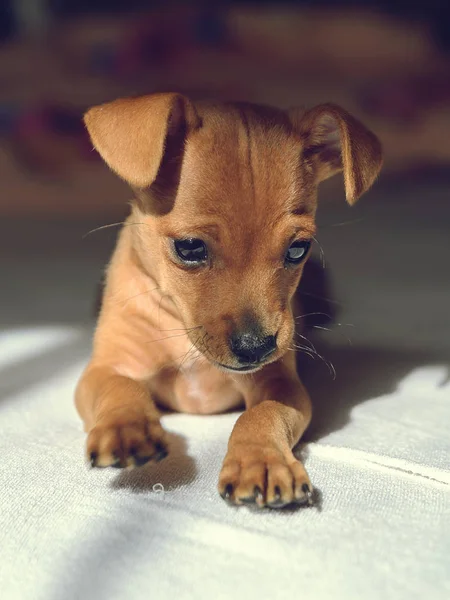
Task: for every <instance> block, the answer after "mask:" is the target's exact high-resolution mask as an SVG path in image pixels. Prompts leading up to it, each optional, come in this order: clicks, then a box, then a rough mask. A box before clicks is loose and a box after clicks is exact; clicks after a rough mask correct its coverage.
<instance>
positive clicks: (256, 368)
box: [215, 362, 266, 373]
mask: <svg viewBox="0 0 450 600" xmlns="http://www.w3.org/2000/svg"><path fill="white" fill-rule="evenodd" d="M215 364H216V366H217V367H219V368H220V369H224V370H225V371H233V372H236V373H252V372H254V371H259V369H262V367H263V366H264V365H265V364H266V363H258V364H255V365H244V366H242V367H232V366H230V365H224V364H223V363H219V362H216V363H215Z"/></svg>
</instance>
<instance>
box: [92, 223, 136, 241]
mask: <svg viewBox="0 0 450 600" xmlns="http://www.w3.org/2000/svg"><path fill="white" fill-rule="evenodd" d="M120 225H123V226H124V227H128V225H146V223H125V221H120V222H119V223H109V225H100V227H96V228H95V229H91V230H90V231H88V232H87V233H85V234H84V235H83V236H82V238H81V239H82V240H84V239H85V238H87V236H88V235H91V233H95V232H96V231H101V230H102V229H109V228H110V227H119V226H120Z"/></svg>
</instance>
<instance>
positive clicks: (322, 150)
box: [288, 104, 383, 204]
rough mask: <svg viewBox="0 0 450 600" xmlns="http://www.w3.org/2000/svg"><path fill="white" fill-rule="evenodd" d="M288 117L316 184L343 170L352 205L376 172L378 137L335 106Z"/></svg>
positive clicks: (379, 161)
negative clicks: (298, 138) (301, 143)
mask: <svg viewBox="0 0 450 600" xmlns="http://www.w3.org/2000/svg"><path fill="white" fill-rule="evenodd" d="M288 114H289V117H290V120H291V123H292V125H293V127H294V129H295V130H296V132H297V133H298V134H299V135H300V137H301V139H302V141H303V160H305V161H306V162H308V163H310V164H311V166H312V168H313V170H314V173H315V176H316V181H317V183H319V182H320V181H323V180H324V179H328V177H331V176H332V175H334V174H335V173H337V172H339V171H343V175H344V183H345V196H346V199H347V202H348V203H349V204H354V203H355V202H356V201H357V200H358V198H359V197H360V196H361V195H362V194H364V192H366V191H367V190H368V189H369V188H370V186H371V185H372V184H373V182H374V181H375V179H376V177H377V175H378V173H379V172H380V169H381V165H382V163H383V157H382V150H381V144H380V141H379V140H378V138H377V137H376V136H375V135H374V134H373V133H372V132H371V131H369V130H368V129H367V128H366V127H365V126H364V125H363V124H362V123H360V122H359V121H358V120H357V119H355V118H354V117H352V116H351V115H350V114H349V113H348V112H347V111H345V110H344V109H343V108H341V107H340V106H337V105H335V104H321V105H319V106H316V107H315V108H313V109H311V110H308V111H306V112H304V111H302V110H300V109H291V110H290V111H288Z"/></svg>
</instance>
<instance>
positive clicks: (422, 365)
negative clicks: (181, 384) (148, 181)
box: [0, 203, 450, 600]
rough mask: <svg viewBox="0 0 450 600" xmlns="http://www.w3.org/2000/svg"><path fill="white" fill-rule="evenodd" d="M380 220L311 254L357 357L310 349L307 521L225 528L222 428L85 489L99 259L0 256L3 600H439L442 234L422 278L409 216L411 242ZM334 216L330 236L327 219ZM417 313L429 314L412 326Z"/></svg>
mask: <svg viewBox="0 0 450 600" xmlns="http://www.w3.org/2000/svg"><path fill="white" fill-rule="evenodd" d="M370 206H371V205H370ZM437 206H438V208H439V206H441V205H440V204H439V205H438V203H437ZM383 207H384V212H383ZM388 207H389V205H388V204H387V203H385V204H383V203H381V204H378V208H376V209H370V208H367V209H365V211H366V213H363V214H365V215H366V217H367V216H368V217H369V218H365V220H364V222H362V223H358V224H355V225H354V226H351V227H350V228H347V229H345V232H344V228H343V227H342V228H333V229H331V228H330V229H326V228H324V233H323V235H322V236H321V237H320V239H321V241H322V242H323V244H324V247H325V254H326V256H327V257H328V256H329V253H331V260H330V262H331V263H332V274H333V279H334V280H335V283H336V284H337V290H338V295H339V299H340V300H343V299H344V300H343V303H344V305H345V309H344V311H343V313H342V314H341V315H340V321H341V322H342V324H344V323H348V322H350V323H352V324H353V325H354V324H357V325H358V326H357V327H354V328H351V329H352V331H349V328H346V329H345V331H346V332H347V333H348V332H349V333H350V336H351V337H352V339H353V343H354V345H353V346H349V345H348V344H347V342H346V341H345V339H343V338H342V337H341V335H340V332H341V331H342V330H343V328H344V325H342V326H341V327H337V328H336V333H332V334H330V335H329V336H328V332H324V339H329V341H330V342H332V345H331V346H330V347H329V348H328V350H327V358H330V359H331V360H332V361H333V363H334V364H335V367H336V371H337V377H336V380H335V381H334V382H333V381H332V380H331V378H330V377H328V375H327V370H326V368H325V367H323V366H321V365H320V364H318V363H315V362H308V363H307V366H308V369H307V370H308V371H309V373H310V375H309V377H308V379H309V384H310V388H311V392H312V394H313V397H314V398H315V399H316V400H317V408H316V413H319V417H318V420H317V424H316V429H315V431H316V433H315V434H314V430H313V432H312V434H311V437H312V439H313V440H314V441H312V442H311V443H309V444H307V445H306V446H305V447H304V448H303V449H302V455H303V457H304V460H305V462H306V466H307V469H308V471H309V473H310V475H311V479H312V481H313V483H314V485H315V486H316V487H317V488H318V490H320V495H321V503H320V507H318V508H310V509H301V510H297V511H283V512H276V511H270V510H265V511H262V512H256V511H252V510H250V509H248V508H246V507H243V508H237V509H236V508H231V507H229V506H227V505H226V504H225V503H224V502H223V501H222V500H221V499H220V497H219V496H218V495H217V493H216V481H217V476H218V472H219V469H220V465H221V460H222V458H223V456H224V453H225V448H226V443H227V438H228V435H229V432H230V430H231V427H232V425H233V423H234V421H235V419H236V417H237V414H227V415H221V416H213V417H209V416H208V417H204V416H202V417H200V416H198V417H197V416H188V415H167V416H165V417H164V425H165V427H166V428H167V429H168V430H169V431H170V432H171V433H172V437H171V453H170V456H169V457H168V458H167V459H166V460H165V461H163V462H161V463H159V464H158V465H148V466H146V467H143V468H142V469H140V470H136V471H132V472H118V471H115V470H88V469H87V467H86V466H85V464H84V462H83V445H84V433H83V431H82V427H81V423H80V422H79V419H78V417H77V415H76V412H75V409H74V407H73V401H72V395H73V388H74V385H75V382H76V380H77V377H78V376H79V374H80V371H81V369H82V368H83V366H84V364H85V363H86V361H87V358H88V355H89V345H90V338H91V333H92V323H91V322H90V321H89V310H90V306H89V301H91V300H92V296H93V282H94V280H95V277H96V272H97V269H99V266H100V265H101V261H102V260H103V259H104V257H105V254H106V250H103V249H102V250H101V251H100V250H98V251H97V249H96V250H95V252H94V251H92V246H91V247H88V250H85V248H86V246H83V250H82V251H80V252H79V253H78V255H77V250H74V249H73V248H72V250H71V251H70V252H68V251H66V253H65V254H64V252H63V251H62V250H61V251H59V252H57V253H55V252H54V251H53V250H52V248H53V246H52V244H51V243H50V242H49V239H50V238H51V235H50V233H52V235H53V238H51V239H56V241H55V244H58V245H59V246H58V247H59V248H61V247H63V248H64V247H68V246H69V245H70V244H69V242H70V240H71V239H72V241H73V243H74V247H75V248H76V247H77V244H78V243H80V242H79V240H80V238H79V237H78V235H73V232H72V233H71V232H67V231H66V232H65V233H63V232H62V231H63V230H62V229H57V228H56V227H55V226H52V227H50V228H49V231H48V232H47V233H45V232H43V231H41V232H40V234H39V235H38V234H37V233H36V232H34V234H33V236H32V237H33V239H34V240H35V242H36V240H37V239H38V238H39V239H40V240H43V239H45V244H43V246H42V248H43V247H44V246H45V248H47V250H45V251H44V250H43V249H42V248H41V251H40V252H37V253H34V254H33V253H32V252H31V250H30V251H29V253H27V251H26V249H23V247H22V253H20V252H19V251H17V252H15V253H11V252H9V257H7V255H6V254H5V253H3V254H2V255H1V258H0V266H1V267H2V269H5V271H4V272H5V274H6V275H7V277H6V279H7V280H8V281H10V285H9V286H8V290H7V291H6V300H7V302H5V303H4V305H3V307H2V321H3V324H4V327H3V331H2V332H1V334H0V452H1V457H2V460H1V467H0V541H1V543H0V597H1V598H2V599H3V600H75V599H77V600H78V599H80V600H81V599H83V600H90V599H95V600H128V599H130V600H134V599H136V600H141V599H146V600H147V599H148V598H157V599H160V598H162V599H164V598H177V599H180V600H184V599H191V598H192V599H199V600H202V599H212V598H219V599H221V598H224V599H225V598H226V599H229V598H243V599H244V598H245V599H252V598H271V599H276V598H280V599H284V598H289V597H295V598H305V599H311V600H322V599H324V600H328V599H341V598H342V599H346V600H349V599H350V600H351V599H358V600H359V599H368V600H372V599H373V600H380V599H391V598H392V599H403V598H405V599H406V598H408V599H412V598H421V599H423V598H424V597H426V598H430V599H432V600H440V599H442V600H444V599H448V598H450V468H449V458H450V447H449V423H450V381H449V360H448V357H449V349H450V336H449V335H448V320H447V321H445V319H444V320H443V317H444V316H445V317H447V315H446V314H445V311H444V310H443V309H444V307H447V310H448V306H450V302H449V300H450V285H449V281H448V266H447V263H446V260H445V258H444V257H443V256H442V253H441V250H439V248H440V246H439V245H440V244H441V245H442V247H443V248H445V239H444V236H448V232H447V230H446V228H445V226H444V222H443V221H440V220H439V218H436V220H435V222H433V223H431V221H430V223H429V224H428V235H429V238H428V240H429V242H430V244H434V246H433V248H434V249H435V250H436V252H434V253H432V256H433V260H434V261H435V264H434V266H435V268H434V270H433V272H432V270H431V269H430V266H429V262H427V260H426V258H425V257H424V256H423V255H421V257H419V262H420V261H422V263H421V264H419V265H418V264H417V260H416V268H415V269H413V268H412V266H411V265H410V263H409V262H408V259H409V258H410V256H411V252H413V253H414V252H416V254H418V252H417V246H414V243H413V241H414V238H415V234H416V232H417V231H418V230H419V229H420V230H421V234H422V238H421V241H420V244H422V243H423V236H424V231H426V229H427V227H426V225H425V226H424V219H423V217H422V216H419V215H420V214H421V213H419V204H417V207H416V211H417V215H416V217H414V214H415V213H414V210H415V209H414V206H413V207H412V209H411V210H410V212H409V219H410V221H409V223H408V224H407V225H405V223H404V220H403V216H402V211H401V210H400V208H399V209H398V210H397V212H395V210H392V209H391V208H390V207H389V209H388ZM330 210H331V212H330V213H329V214H330V215H331V217H330V218H329V220H328V222H331V223H333V219H335V222H337V220H336V219H338V218H340V216H341V212H340V209H333V208H331V209H330ZM333 210H335V211H337V212H335V213H333V212H332V211H333ZM387 213H388V214H389V219H386V214H387ZM411 214H413V216H412V217H411ZM345 217H346V218H347V219H348V218H349V214H348V212H346V213H345ZM342 220H344V219H342ZM381 224H383V244H382V245H380V244H379V235H378V232H379V230H380V228H381ZM402 227H403V229H402ZM21 228H22V229H21V231H23V224H21ZM327 231H328V233H327ZM399 231H400V233H401V239H400V240H399V239H397V235H399V233H398V232H399ZM49 232H50V233H49ZM395 232H396V233H395ZM394 234H395V235H394ZM72 235H73V238H72V237H71V236H72ZM55 236H56V238H55ZM10 237H11V239H12V238H13V237H14V236H12V235H11V236H10ZM25 237H26V236H25ZM343 238H344V239H343ZM390 238H391V243H390V247H389V252H387V249H386V244H388V245H389V240H390ZM23 239H24V238H23ZM62 240H65V244H62ZM75 240H76V241H75ZM361 240H364V243H362V244H361V246H358V248H359V251H358V252H357V253H355V246H357V245H358V243H359V241H361ZM394 240H395V243H393V242H394ZM415 241H416V243H417V242H418V239H417V237H416V238H415ZM11 243H12V242H11ZM5 244H6V242H5ZM31 245H32V243H31V242H30V246H31ZM11 247H12V246H11ZM441 249H442V248H441ZM93 256H95V259H94V258H93ZM392 257H394V258H392ZM416 258H417V256H416ZM447 259H448V253H447ZM439 261H440V262H439ZM421 266H422V267H423V270H422V271H421V270H420V267H421ZM445 268H446V269H447V270H446V271H445ZM445 272H446V273H447V275H446V276H445V277H444V275H443V273H445ZM418 273H420V276H418V275H417V274H418ZM414 290H415V292H414ZM4 298H5V296H4ZM424 298H427V300H428V308H430V305H431V307H434V308H432V309H431V310H428V311H426V313H425V315H426V316H425V317H424V314H423V310H424V308H425V307H424V305H423V299H424ZM419 308H420V310H419ZM353 329H354V330H355V331H353ZM327 336H328V337H327ZM306 360H309V359H306Z"/></svg>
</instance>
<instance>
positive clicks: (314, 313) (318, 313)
mask: <svg viewBox="0 0 450 600" xmlns="http://www.w3.org/2000/svg"><path fill="white" fill-rule="evenodd" d="M313 315H322V316H323V317H328V318H329V319H331V318H332V317H331V315H328V314H327V313H324V312H310V313H306V314H304V315H300V316H299V317H295V321H297V320H298V319H304V318H305V317H312V316H313Z"/></svg>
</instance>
